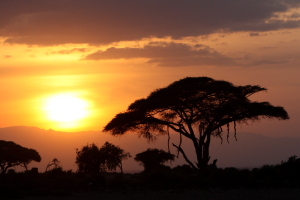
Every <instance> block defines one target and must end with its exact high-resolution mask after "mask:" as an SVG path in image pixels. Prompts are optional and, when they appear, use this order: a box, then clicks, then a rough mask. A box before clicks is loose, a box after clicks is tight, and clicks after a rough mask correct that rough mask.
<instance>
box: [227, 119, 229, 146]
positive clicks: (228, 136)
mask: <svg viewBox="0 0 300 200" xmlns="http://www.w3.org/2000/svg"><path fill="white" fill-rule="evenodd" d="M227 142H228V143H229V123H227Z"/></svg>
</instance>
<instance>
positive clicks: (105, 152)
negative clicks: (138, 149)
mask: <svg viewBox="0 0 300 200" xmlns="http://www.w3.org/2000/svg"><path fill="white" fill-rule="evenodd" d="M100 155H101V157H103V158H104V160H105V163H104V166H103V167H104V169H105V171H115V170H116V169H117V167H118V168H119V169H120V170H121V173H123V165H122V161H123V160H126V159H128V158H130V157H131V155H130V153H128V152H124V150H123V149H121V148H120V147H118V146H115V145H113V144H111V143H109V142H105V144H104V145H103V146H102V147H101V149H100Z"/></svg>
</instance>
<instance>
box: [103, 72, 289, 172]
mask: <svg viewBox="0 0 300 200" xmlns="http://www.w3.org/2000/svg"><path fill="white" fill-rule="evenodd" d="M265 90H266V88H263V87H260V86H258V85H245V86H235V85H233V84H232V83H229V82H226V81H220V80H214V79H212V78H208V77H187V78H184V79H181V80H179V81H176V82H174V83H172V84H170V85H169V86H167V87H165V88H161V89H157V90H155V91H154V92H152V93H151V94H150V95H149V96H148V97H147V98H143V99H139V100H136V101H135V102H133V103H132V104H131V105H130V106H129V107H128V109H127V110H126V111H125V112H122V113H119V114H117V115H116V116H115V117H114V118H113V119H112V120H111V121H110V122H109V123H108V124H107V125H106V126H105V127H104V131H109V132H111V133H112V135H122V134H125V133H129V132H137V133H138V134H139V135H140V136H142V137H145V138H147V139H148V140H152V139H155V137H156V136H158V135H164V134H168V133H169V129H171V130H173V131H175V132H177V133H178V134H179V135H180V142H179V144H174V143H173V146H174V147H175V148H176V149H177V150H178V152H180V153H181V154H182V155H183V157H184V159H185V160H186V162H187V163H188V164H190V165H191V167H193V168H194V169H198V170H199V169H203V168H206V167H207V166H208V163H209V160H210V154H209V147H210V141H211V138H212V137H213V136H216V137H220V138H221V140H223V138H222V135H223V134H222V133H223V129H224V128H225V129H227V138H228V137H229V129H230V125H233V127H234V135H236V123H243V122H246V121H248V120H252V121H256V120H260V119H262V118H276V119H282V120H286V119H288V118H289V116H288V114H287V112H286V111H285V110H284V108H283V107H280V106H272V105H271V104H270V103H269V102H256V101H251V100H250V99H249V97H250V96H251V95H253V94H255V93H257V92H260V91H265ZM182 137H185V138H187V139H189V140H191V141H192V143H193V146H194V148H195V153H196V157H197V161H196V162H195V164H194V163H193V162H192V161H191V160H190V159H189V158H188V157H187V155H186V154H185V152H184V150H183V149H182V147H181V142H182Z"/></svg>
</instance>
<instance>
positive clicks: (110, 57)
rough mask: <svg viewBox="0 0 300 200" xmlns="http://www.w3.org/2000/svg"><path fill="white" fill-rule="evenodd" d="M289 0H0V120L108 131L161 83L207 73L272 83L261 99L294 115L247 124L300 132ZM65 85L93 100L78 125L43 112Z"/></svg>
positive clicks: (297, 22)
mask: <svg viewBox="0 0 300 200" xmlns="http://www.w3.org/2000/svg"><path fill="white" fill-rule="evenodd" d="M283 2H284V3H280V2H278V1H275V0H274V1H261V2H253V1H251V0H247V1H246V2H243V3H240V2H239V1H230V2H227V3H226V5H223V3H222V1H220V2H219V4H214V3H209V2H205V1H199V2H196V1H188V2H184V1H179V0H177V1H168V0H164V1H156V0H153V1H145V2H141V1H137V0H131V1H129V2H127V4H126V5H125V4H124V5H123V3H124V2H122V1H119V0H118V1H113V2H106V1H93V0H90V1H88V2H84V3H83V2H82V1H63V2H60V1H34V0H32V1H26V2H25V1H1V5H2V6H1V8H0V9H1V10H0V11H1V12H0V13H1V14H0V18H1V20H0V76H1V79H0V81H1V82H0V83H1V87H0V94H1V104H0V109H1V121H0V127H8V126H15V125H26V126H37V127H40V128H44V129H50V128H52V129H55V130H64V131H80V130H101V129H102V128H103V126H104V125H105V124H106V123H107V122H108V121H109V120H110V119H111V118H112V117H113V116H114V115H115V114H117V113H118V112H121V111H123V110H125V109H126V108H127V106H128V105H129V104H130V103H131V102H133V101H134V100H136V99H138V98H142V97H145V96H147V95H148V94H149V93H150V92H151V91H153V90H154V89H156V88H160V87H165V86H167V85H168V84H170V83H171V82H173V81H175V80H178V79H181V78H184V77H186V76H209V77H212V78H215V79H224V80H227V81H230V82H233V83H234V84H237V85H239V84H241V85H244V84H259V85H261V86H263V87H266V88H268V89H269V92H268V93H266V94H259V95H257V96H256V97H254V98H257V99H258V100H266V101H270V102H271V103H272V104H274V105H281V106H283V107H285V108H286V110H287V111H288V112H289V114H290V117H291V120H289V121H288V122H271V123H270V122H263V123H261V125H255V126H253V127H249V128H248V127H245V126H243V130H244V129H246V130H251V131H254V132H259V133H262V134H272V135H274V136H282V135H288V136H298V130H299V125H298V124H299V123H298V120H297V119H298V117H299V115H300V108H299V106H298V103H299V100H300V92H299V87H300V79H299V74H300V73H299V72H300V70H299V63H300V61H299V52H300V37H299V35H300V29H299V27H300V10H299V6H300V5H299V3H298V2H297V1H294V2H293V1H283ZM124 6H125V7H124ZM121 8H122V9H121ZM120 10H122V12H119V11H120ZM65 93H73V94H76V95H77V96H78V97H80V98H81V99H83V100H85V101H87V102H88V103H89V108H88V111H89V115H88V116H87V117H85V118H83V119H81V120H78V121H76V123H73V125H71V124H70V123H69V124H66V123H61V122H55V121H51V120H49V117H48V116H47V114H46V113H45V111H44V110H45V108H44V107H45V105H44V102H45V101H46V100H47V98H49V97H50V96H53V95H56V94H65ZM274 127H275V128H274Z"/></svg>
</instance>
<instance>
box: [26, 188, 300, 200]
mask: <svg viewBox="0 0 300 200" xmlns="http://www.w3.org/2000/svg"><path fill="white" fill-rule="evenodd" d="M24 199H28V200H29V199H32V200H54V199H57V200H60V199H61V200H82V199H84V200H94V199H95V200H96V199H101V200H112V199H124V200H153V199H155V200H166V199H170V200H181V199H183V200H193V199H199V200H207V199H213V200H240V199H245V200H250V199H251V200H252V199H253V200H269V199H271V200H285V199H289V200H296V199H297V200H299V199H300V189H295V188H294V189H291V188H290V189H278V188H277V189H270V188H269V189H209V190H201V189H169V190H147V189H142V190H136V189H134V190H128V191H127V190H126V191H125V190H114V189H108V190H106V191H86V192H78V193H73V194H71V195H68V196H30V197H26V198H24Z"/></svg>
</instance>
